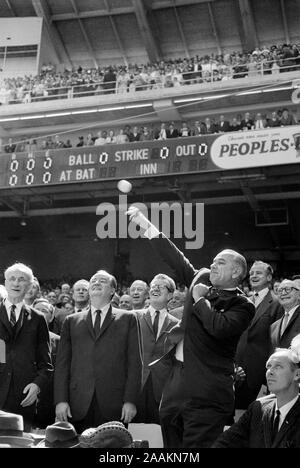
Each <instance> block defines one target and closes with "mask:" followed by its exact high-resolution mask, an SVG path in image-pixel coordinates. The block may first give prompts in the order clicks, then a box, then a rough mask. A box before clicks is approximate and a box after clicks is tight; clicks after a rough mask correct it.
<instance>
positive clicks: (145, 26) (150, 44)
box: [132, 0, 162, 62]
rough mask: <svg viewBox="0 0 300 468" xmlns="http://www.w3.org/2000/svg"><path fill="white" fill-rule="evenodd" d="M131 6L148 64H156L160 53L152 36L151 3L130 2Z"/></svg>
mask: <svg viewBox="0 0 300 468" xmlns="http://www.w3.org/2000/svg"><path fill="white" fill-rule="evenodd" d="M132 4H133V6H134V12H135V16H136V19H137V23H138V26H139V29H140V32H141V36H142V38H143V42H144V44H145V48H146V51H147V54H148V57H149V60H150V62H158V61H160V60H161V59H162V53H161V50H160V47H159V45H158V41H157V40H156V38H155V35H154V34H153V27H154V21H153V19H152V18H151V15H152V9H151V2H149V1H148V2H145V1H143V0H132Z"/></svg>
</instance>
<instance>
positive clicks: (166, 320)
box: [156, 314, 175, 341]
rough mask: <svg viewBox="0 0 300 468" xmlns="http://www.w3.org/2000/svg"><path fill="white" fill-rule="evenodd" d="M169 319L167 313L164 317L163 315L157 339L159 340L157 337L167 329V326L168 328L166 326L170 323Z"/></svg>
mask: <svg viewBox="0 0 300 468" xmlns="http://www.w3.org/2000/svg"><path fill="white" fill-rule="evenodd" d="M170 321H171V320H170V317H169V316H168V314H167V315H166V317H165V320H164V322H163V324H162V327H161V330H160V332H159V335H158V337H157V340H159V338H160V337H161V336H162V335H163V334H164V332H165V331H166V330H167V328H168V326H169V324H170ZM174 325H175V324H174ZM157 340H156V341H157Z"/></svg>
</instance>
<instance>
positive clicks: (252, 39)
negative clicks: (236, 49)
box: [239, 0, 259, 50]
mask: <svg viewBox="0 0 300 468" xmlns="http://www.w3.org/2000/svg"><path fill="white" fill-rule="evenodd" d="M239 7H240V13H241V18H242V25H243V35H244V48H245V49H246V50H254V49H255V48H256V47H258V46H259V40H258V36H257V32H256V27H255V22H254V17H253V12H252V9H251V4H250V1H249V0H239Z"/></svg>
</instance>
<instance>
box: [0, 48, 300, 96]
mask: <svg viewBox="0 0 300 468" xmlns="http://www.w3.org/2000/svg"><path fill="white" fill-rule="evenodd" d="M299 69H300V44H280V45H271V46H270V47H266V46H262V47H260V48H257V49H255V50H254V51H251V52H249V53H245V52H244V53H243V52H233V53H223V54H221V55H217V54H211V55H209V54H207V55H205V56H203V57H199V56H198V55H197V56H195V57H192V58H178V59H172V60H168V59H166V60H163V61H161V62H157V63H148V64H144V65H137V64H129V65H128V66H127V65H126V66H125V65H112V66H106V67H102V66H101V65H99V67H98V68H83V67H81V66H79V67H78V68H77V69H72V70H69V69H65V70H64V71H63V72H58V71H57V70H56V68H55V67H54V66H53V65H52V64H48V65H46V64H45V65H43V67H42V68H41V71H40V74H39V75H37V76H19V77H18V76H16V77H10V78H1V70H0V105H1V104H15V103H30V102H35V101H40V100H48V99H60V98H73V97H82V96H91V95H98V94H108V93H120V94H126V93H134V92H137V91H145V90H148V89H150V90H152V89H160V88H172V87H181V86H184V85H190V84H197V83H199V84H201V83H211V82H217V81H227V80H231V79H236V78H245V77H255V76H262V75H268V74H272V75H276V74H279V73H282V72H287V71H296V70H299Z"/></svg>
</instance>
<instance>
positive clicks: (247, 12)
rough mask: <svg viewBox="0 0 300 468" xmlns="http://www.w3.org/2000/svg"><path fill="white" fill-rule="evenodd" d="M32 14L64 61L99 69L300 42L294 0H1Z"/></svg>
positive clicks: (2, 11) (14, 11) (1, 6)
mask: <svg viewBox="0 0 300 468" xmlns="http://www.w3.org/2000/svg"><path fill="white" fill-rule="evenodd" d="M271 4H272V5H271ZM28 16H39V17H43V18H44V21H45V24H46V26H47V28H48V31H49V32H50V37H51V38H52V40H53V41H54V42H56V48H57V45H58V49H60V50H61V51H62V56H63V57H64V60H61V62H63V63H65V62H68V63H67V65H71V66H78V65H79V64H82V65H85V66H97V65H100V64H101V65H102V64H105V63H106V64H109V63H125V64H128V63H146V62H148V61H149V60H150V61H151V62H153V61H157V60H160V59H163V58H172V57H182V56H185V57H191V56H194V55H195V54H200V55H205V52H206V53H211V52H215V53H216V52H224V50H227V51H228V50H241V49H251V48H253V49H254V48H255V47H256V46H258V45H261V44H264V43H266V42H269V43H270V42H271V41H276V42H280V41H283V42H291V41H293V40H298V39H299V33H298V29H299V28H298V20H297V18H299V16H300V5H299V2H295V1H294V0H272V1H270V0H253V1H251V2H250V0H0V17H28ZM66 58H67V59H66Z"/></svg>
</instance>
